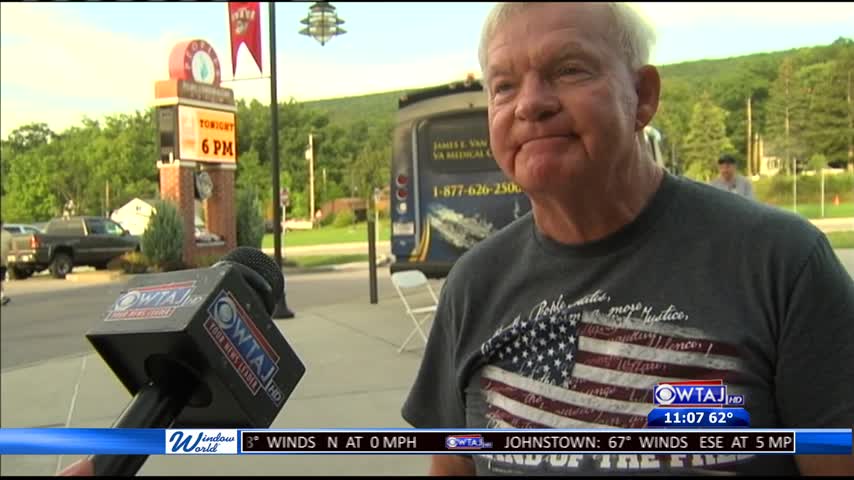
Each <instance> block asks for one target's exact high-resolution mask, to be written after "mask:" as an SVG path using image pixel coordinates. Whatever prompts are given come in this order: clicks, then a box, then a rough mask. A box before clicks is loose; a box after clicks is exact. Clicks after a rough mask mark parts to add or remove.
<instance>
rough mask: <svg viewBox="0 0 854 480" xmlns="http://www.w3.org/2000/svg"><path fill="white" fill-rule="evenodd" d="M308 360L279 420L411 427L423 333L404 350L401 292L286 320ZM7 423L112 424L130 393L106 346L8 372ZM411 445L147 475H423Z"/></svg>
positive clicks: (44, 459) (207, 464)
mask: <svg viewBox="0 0 854 480" xmlns="http://www.w3.org/2000/svg"><path fill="white" fill-rule="evenodd" d="M277 324H278V325H279V327H280V328H281V329H282V332H283V333H284V335H285V337H286V338H287V339H288V341H289V342H291V344H292V346H293V347H294V349H295V350H296V351H297V353H298V354H299V355H300V357H301V358H302V360H303V362H304V363H305V364H306V370H307V371H306V375H305V376H304V377H303V379H302V381H301V382H300V384H299V385H298V386H297V389H296V391H295V392H294V395H293V396H291V398H290V399H289V401H288V402H287V404H286V405H285V408H284V409H283V410H282V412H281V413H280V415H279V417H278V418H277V419H276V421H275V422H274V423H273V425H272V428H336V427H337V428H406V427H409V425H407V424H406V423H405V422H404V421H403V419H402V418H401V417H400V408H401V406H402V404H403V401H404V399H405V397H406V394H407V392H408V389H409V387H410V385H411V383H412V381H413V378H414V375H415V373H416V371H417V369H418V366H419V364H420V360H421V353H422V352H423V345H422V344H421V342H420V341H418V342H415V341H414V342H412V343H410V350H409V351H407V352H404V353H402V354H398V353H397V346H398V345H399V344H400V343H401V342H402V341H403V339H404V338H406V336H407V334H408V333H409V331H410V328H411V326H412V324H411V322H410V321H409V320H408V319H407V318H406V317H405V316H404V313H403V307H402V305H401V303H400V301H399V300H398V298H397V297H396V296H393V292H392V293H390V294H386V295H384V296H382V297H381V298H380V302H379V304H377V305H371V304H370V303H369V302H368V300H367V298H366V299H365V300H364V301H363V302H359V303H347V304H338V305H328V306H323V307H317V308H313V309H306V310H302V311H300V312H298V314H297V318H295V319H292V320H286V321H279V322H277ZM0 380H1V381H2V392H1V393H2V398H0V418H2V425H3V427H10V428H14V427H65V426H66V425H68V426H69V427H99V428H100V427H109V426H110V425H111V424H112V422H113V421H114V420H115V418H116V417H117V416H118V415H119V414H120V413H121V412H122V410H123V409H124V407H125V406H126V405H127V404H128V402H129V401H130V395H129V394H128V392H127V391H125V390H124V389H123V387H122V386H121V385H120V383H119V382H118V380H117V379H116V377H115V376H114V375H113V374H112V373H111V372H110V371H109V370H108V367H107V366H106V364H105V363H104V362H103V361H102V360H101V358H100V357H99V356H97V354H94V353H92V354H90V355H85V356H73V357H67V358H63V359H54V360H51V361H48V362H45V363H42V364H39V365H34V366H28V367H25V368H21V369H17V370H10V371H5V372H3V373H2V379H0ZM77 458H79V457H76V456H64V457H62V458H61V459H60V458H59V457H57V456H55V455H52V456H47V455H39V456H35V455H6V456H4V457H3V458H2V463H0V475H4V476H5V475H53V474H54V473H55V471H56V468H57V465H58V464H59V465H62V466H65V465H68V464H70V463H71V462H73V461H75V460H77ZM428 462H429V458H428V457H426V456H414V455H413V456H410V455H384V456H380V455H364V456H361V455H290V456H284V455H283V456H255V457H251V458H250V457H237V456H233V457H232V456H204V457H193V456H168V457H167V456H152V457H150V458H149V459H148V461H147V462H146V464H145V465H144V466H143V468H142V469H141V470H140V472H139V473H140V475H171V474H174V475H203V476H204V475H211V476H215V475H240V476H244V475H281V476H287V475H297V474H300V475H372V476H376V475H423V474H426V472H427V468H428Z"/></svg>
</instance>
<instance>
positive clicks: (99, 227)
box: [7, 217, 140, 279]
mask: <svg viewBox="0 0 854 480" xmlns="http://www.w3.org/2000/svg"><path fill="white" fill-rule="evenodd" d="M139 248H140V247H139V237H135V236H133V235H131V234H130V233H128V231H127V230H125V229H124V228H122V226H121V225H119V224H118V223H116V222H114V221H112V220H110V219H108V218H102V217H69V218H56V219H53V220H51V221H50V222H49V223H48V224H47V226H46V227H45V231H44V233H30V234H17V235H13V236H12V248H11V251H10V252H9V256H8V259H7V263H8V268H9V270H11V271H12V274H13V275H14V276H15V278H19V279H22V278H27V277H29V276H31V275H32V274H33V273H36V272H40V271H42V270H45V269H50V273H51V274H52V275H53V276H54V277H56V278H65V276H66V275H68V274H69V273H71V271H72V270H73V269H74V267H78V266H83V265H87V266H92V267H95V268H96V269H99V270H103V269H105V268H107V264H108V263H109V262H110V260H112V259H114V258H116V257H119V256H121V255H123V254H125V253H127V252H131V251H135V250H136V251H138V250H139Z"/></svg>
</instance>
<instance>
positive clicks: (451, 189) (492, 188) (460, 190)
mask: <svg viewBox="0 0 854 480" xmlns="http://www.w3.org/2000/svg"><path fill="white" fill-rule="evenodd" d="M515 193H522V188H521V187H519V185H516V184H515V183H512V182H499V183H492V184H489V183H472V184H470V185H464V184H461V183H456V184H450V185H442V186H435V187H433V197H434V198H447V197H483V196H487V195H511V194H515Z"/></svg>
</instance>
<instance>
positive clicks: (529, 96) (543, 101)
mask: <svg viewBox="0 0 854 480" xmlns="http://www.w3.org/2000/svg"><path fill="white" fill-rule="evenodd" d="M520 88H521V89H520V91H519V96H518V97H517V102H516V118H518V119H519V120H526V121H532V122H536V121H542V120H545V119H547V118H549V117H551V116H552V115H554V114H555V113H557V112H558V111H560V99H559V98H558V95H557V91H555V88H554V86H553V85H552V84H551V83H550V82H548V81H547V80H545V79H543V78H542V77H541V76H540V75H537V74H529V75H526V76H525V78H524V79H523V81H522V85H521V87H520Z"/></svg>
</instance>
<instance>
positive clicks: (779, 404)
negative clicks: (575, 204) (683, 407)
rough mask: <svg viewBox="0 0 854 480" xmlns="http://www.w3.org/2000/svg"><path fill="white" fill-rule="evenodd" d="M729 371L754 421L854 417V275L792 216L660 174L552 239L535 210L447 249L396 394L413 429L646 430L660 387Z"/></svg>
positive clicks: (614, 466) (489, 458)
mask: <svg viewBox="0 0 854 480" xmlns="http://www.w3.org/2000/svg"><path fill="white" fill-rule="evenodd" d="M674 379H682V380H703V379H723V380H724V382H725V383H726V384H728V385H729V386H731V389H734V390H735V391H736V393H742V394H743V395H744V397H745V407H746V409H747V410H748V412H749V413H750V418H751V427H765V428H795V427H799V428H831V427H834V428H850V427H851V425H852V424H854V382H852V381H851V379H854V281H852V279H851V277H850V276H849V275H848V273H847V272H846V271H845V269H844V267H843V266H842V265H841V264H840V262H839V260H838V258H837V257H836V255H835V253H834V252H833V250H832V249H831V247H830V245H829V244H828V242H827V240H826V237H825V236H824V235H823V234H822V233H821V232H820V231H819V230H817V229H816V228H814V227H813V226H812V225H811V224H809V223H808V222H807V221H805V220H803V219H801V218H800V217H797V216H795V215H792V214H789V213H786V212H783V211H781V210H777V209H774V208H771V207H767V206H764V205H762V204H760V203H756V202H744V201H742V200H741V199H738V198H736V197H735V196H733V195H730V194H727V193H725V192H721V191H719V190H716V189H714V188H712V187H710V186H708V185H704V184H700V183H697V182H693V181H690V180H686V179H682V178H678V177H674V176H671V175H669V174H667V175H666V176H665V178H664V180H663V182H662V186H661V188H660V189H659V190H658V192H657V193H656V194H655V195H654V196H653V198H652V199H651V201H650V203H649V204H648V205H647V207H646V208H644V210H643V212H642V213H641V214H640V215H639V216H638V218H637V219H636V220H635V221H633V222H632V223H630V224H629V225H627V226H625V227H624V228H622V229H621V230H620V231H618V232H616V233H614V234H612V235H610V236H609V237H607V238H605V239H602V240H600V241H596V242H592V243H589V244H584V245H579V246H567V245H560V244H557V243H555V242H553V241H550V240H549V239H548V238H546V237H544V236H543V235H542V234H541V233H540V232H539V231H538V229H537V228H536V226H535V225H534V223H533V218H532V216H531V214H530V213H529V214H528V215H527V216H525V217H523V218H520V219H519V220H517V221H515V222H514V223H512V224H511V225H509V226H508V227H506V228H505V229H503V230H502V231H500V232H498V233H497V234H495V235H494V236H492V237H490V238H488V239H486V240H484V241H483V242H481V243H480V244H478V245H477V246H476V247H475V248H473V249H472V250H471V251H469V252H468V253H467V254H465V255H464V256H463V257H462V258H460V260H459V261H458V262H457V265H455V267H454V268H453V270H452V272H451V273H450V275H449V277H448V279H447V281H446V283H445V286H444V288H443V290H442V295H441V300H440V306H439V310H438V311H437V315H436V319H435V322H434V325H433V327H432V330H431V332H430V338H429V342H428V345H427V347H426V348H425V353H424V359H423V363H422V366H421V369H420V370H419V372H418V375H417V378H416V381H415V384H414V386H413V388H412V390H411V392H410V394H409V397H408V399H407V401H406V403H405V405H404V407H403V411H402V413H403V417H404V418H405V419H406V420H407V421H408V422H409V423H410V424H412V425H413V426H415V427H417V428H552V427H553V428H595V427H612V428H613V427H620V428H643V427H645V425H646V415H647V414H648V413H649V411H650V409H651V408H652V407H653V404H652V399H651V396H652V388H653V386H654V385H655V384H656V383H658V382H663V381H667V380H674ZM474 458H475V461H476V468H477V472H478V473H479V474H486V475H489V474H547V473H553V474H560V475H570V474H612V475H625V474H643V473H648V474H661V473H697V472H713V471H714V472H726V471H735V472H739V473H762V474H795V473H797V467H796V465H795V463H794V460H793V457H791V456H763V455H571V454H569V455H528V454H525V455H489V454H479V455H475V456H474Z"/></svg>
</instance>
